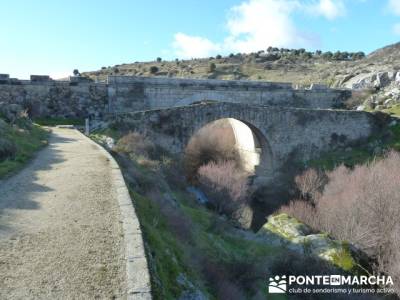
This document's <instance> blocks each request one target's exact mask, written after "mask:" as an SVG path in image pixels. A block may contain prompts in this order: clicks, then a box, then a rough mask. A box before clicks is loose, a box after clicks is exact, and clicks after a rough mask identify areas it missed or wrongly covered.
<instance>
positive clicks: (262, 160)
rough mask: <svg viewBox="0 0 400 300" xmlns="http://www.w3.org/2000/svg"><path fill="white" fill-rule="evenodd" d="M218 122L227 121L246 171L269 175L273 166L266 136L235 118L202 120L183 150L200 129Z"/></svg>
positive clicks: (217, 117) (193, 130) (252, 126)
mask: <svg viewBox="0 0 400 300" xmlns="http://www.w3.org/2000/svg"><path fill="white" fill-rule="evenodd" d="M220 120H229V122H230V125H231V127H232V132H233V135H234V139H235V146H237V147H238V150H239V151H240V154H241V155H242V156H241V158H242V159H244V161H245V162H248V163H249V165H247V166H246V168H247V170H248V171H250V172H252V173H254V175H256V176H263V177H264V176H268V174H271V173H272V171H273V170H274V167H275V166H274V163H273V162H274V159H273V153H272V149H271V146H270V144H269V141H268V139H267V137H266V135H265V134H264V133H263V132H262V131H261V130H260V129H258V127H257V126H256V125H254V124H252V123H250V122H248V121H245V120H243V119H241V118H237V117H236V116H231V115H227V116H225V115H214V116H213V117H210V118H205V119H203V120H202V122H198V123H197V124H196V125H195V126H194V127H193V128H192V130H191V133H190V134H189V136H188V137H187V139H186V141H184V143H183V145H182V147H183V149H184V148H185V147H186V146H187V145H188V144H189V143H190V141H191V139H192V137H193V136H195V135H196V134H197V133H198V132H199V131H200V130H201V129H203V128H205V127H207V126H208V125H210V124H212V123H214V122H217V121H220ZM252 168H254V169H252Z"/></svg>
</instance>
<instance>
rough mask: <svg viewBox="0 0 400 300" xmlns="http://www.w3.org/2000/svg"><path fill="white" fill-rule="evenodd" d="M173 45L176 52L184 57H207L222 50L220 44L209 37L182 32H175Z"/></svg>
mask: <svg viewBox="0 0 400 300" xmlns="http://www.w3.org/2000/svg"><path fill="white" fill-rule="evenodd" d="M173 47H174V48H175V52H176V54H177V55H178V56H179V57H182V58H198V57H206V56H210V55H212V54H213V53H215V52H217V51H219V50H220V46H219V45H218V44H214V43H213V42H211V41H210V40H209V39H206V38H203V37H200V36H190V35H187V34H184V33H181V32H179V33H176V34H175V36H174V43H173Z"/></svg>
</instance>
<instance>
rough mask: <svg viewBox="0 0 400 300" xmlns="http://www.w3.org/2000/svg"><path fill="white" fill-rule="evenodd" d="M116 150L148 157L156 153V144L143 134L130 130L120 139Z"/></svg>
mask: <svg viewBox="0 0 400 300" xmlns="http://www.w3.org/2000/svg"><path fill="white" fill-rule="evenodd" d="M115 151H117V152H121V153H127V154H135V155H137V156H144V157H147V158H148V157H150V156H151V155H152V154H153V153H154V151H155V145H154V143H153V142H152V141H150V140H149V139H148V138H146V137H144V136H143V135H142V134H140V133H138V132H130V133H128V134H127V135H125V136H123V137H122V138H120V139H119V140H118V142H117V144H116V145H115Z"/></svg>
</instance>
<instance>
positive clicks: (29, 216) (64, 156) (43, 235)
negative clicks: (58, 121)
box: [0, 128, 126, 299]
mask: <svg viewBox="0 0 400 300" xmlns="http://www.w3.org/2000/svg"><path fill="white" fill-rule="evenodd" d="M119 220H120V216H119V207H118V202H117V201H116V195H115V187H114V186H113V183H112V180H111V170H110V167H109V161H108V159H107V158H106V157H105V156H104V155H103V154H102V153H101V152H100V151H99V150H98V149H97V148H96V146H95V145H93V144H91V143H89V142H88V141H87V139H85V138H84V137H83V136H82V135H81V134H80V133H78V132H76V131H75V130H71V129H59V128H58V129H57V128H56V129H53V134H52V137H51V139H50V145H49V146H48V147H47V148H46V149H44V150H43V151H41V152H40V153H39V155H38V157H37V158H36V159H35V160H34V161H33V162H32V163H31V164H30V165H29V166H28V167H27V168H26V169H24V170H23V171H22V172H20V173H19V174H17V175H15V176H13V177H11V178H10V179H8V180H6V181H0V299H114V298H117V299H120V298H122V299H124V298H125V297H126V296H125V295H124V294H123V293H124V286H125V261H124V249H123V247H124V246H123V235H122V228H121V223H120V221H119Z"/></svg>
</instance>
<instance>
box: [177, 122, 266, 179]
mask: <svg viewBox="0 0 400 300" xmlns="http://www.w3.org/2000/svg"><path fill="white" fill-rule="evenodd" d="M210 161H213V162H216V163H217V162H220V161H235V163H236V165H237V167H238V168H239V169H240V170H241V171H244V172H246V173H247V174H248V175H249V176H252V175H257V173H258V170H260V169H262V170H264V169H265V168H271V167H272V159H271V151H270V149H269V145H268V143H267V141H266V139H265V137H264V135H263V134H262V133H261V132H260V130H258V129H257V128H256V127H255V126H253V125H251V124H248V123H247V122H244V121H241V120H238V119H234V118H222V119H218V120H215V121H211V122H209V123H207V124H206V125H204V126H203V127H201V128H200V129H198V130H197V131H196V132H195V133H194V134H193V135H192V137H191V138H190V140H189V142H188V144H187V146H186V148H185V165H186V166H187V168H186V170H187V175H188V178H193V176H195V174H196V172H197V170H198V168H199V167H200V166H202V165H205V164H207V163H209V162H210Z"/></svg>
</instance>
